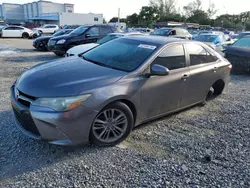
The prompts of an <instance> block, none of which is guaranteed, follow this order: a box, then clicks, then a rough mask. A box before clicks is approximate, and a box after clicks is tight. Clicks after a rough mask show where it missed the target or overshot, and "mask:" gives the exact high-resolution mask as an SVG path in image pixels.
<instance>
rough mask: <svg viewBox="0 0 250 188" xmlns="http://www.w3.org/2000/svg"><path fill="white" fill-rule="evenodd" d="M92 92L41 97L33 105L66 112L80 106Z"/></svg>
mask: <svg viewBox="0 0 250 188" xmlns="http://www.w3.org/2000/svg"><path fill="white" fill-rule="evenodd" d="M89 97H90V94H86V95H80V96H76V97H58V98H39V99H37V100H35V101H34V102H33V103H32V105H36V106H44V107H49V108H52V109H54V110H56V111H58V112H65V111H69V110H72V109H74V108H76V107H78V106H80V105H81V104H82V103H83V102H84V101H85V100H87V98H89Z"/></svg>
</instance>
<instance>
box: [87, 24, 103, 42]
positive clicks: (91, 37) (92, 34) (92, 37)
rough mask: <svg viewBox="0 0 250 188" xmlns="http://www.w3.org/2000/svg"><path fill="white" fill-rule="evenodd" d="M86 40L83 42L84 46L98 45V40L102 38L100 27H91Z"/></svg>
mask: <svg viewBox="0 0 250 188" xmlns="http://www.w3.org/2000/svg"><path fill="white" fill-rule="evenodd" d="M84 37H85V39H84V41H83V44H86V43H96V42H97V40H98V39H99V37H100V31H99V27H97V26H94V27H91V28H90V29H89V30H88V31H87V32H86V33H85V35H84Z"/></svg>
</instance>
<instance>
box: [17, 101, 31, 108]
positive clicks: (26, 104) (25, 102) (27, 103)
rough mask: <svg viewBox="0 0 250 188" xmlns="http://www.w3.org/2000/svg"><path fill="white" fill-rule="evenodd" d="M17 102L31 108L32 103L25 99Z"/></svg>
mask: <svg viewBox="0 0 250 188" xmlns="http://www.w3.org/2000/svg"><path fill="white" fill-rule="evenodd" d="M17 101H18V102H20V103H21V104H22V105H24V106H27V107H30V102H28V101H25V100H23V99H18V100H17Z"/></svg>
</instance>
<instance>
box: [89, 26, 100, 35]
mask: <svg viewBox="0 0 250 188" xmlns="http://www.w3.org/2000/svg"><path fill="white" fill-rule="evenodd" d="M87 34H88V35H89V36H91V37H95V36H99V28H98V27H91V28H90V29H89V30H88V31H87Z"/></svg>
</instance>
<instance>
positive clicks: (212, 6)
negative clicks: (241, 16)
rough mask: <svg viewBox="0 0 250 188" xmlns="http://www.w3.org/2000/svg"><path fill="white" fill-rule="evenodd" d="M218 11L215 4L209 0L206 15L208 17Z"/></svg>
mask: <svg viewBox="0 0 250 188" xmlns="http://www.w3.org/2000/svg"><path fill="white" fill-rule="evenodd" d="M217 12H218V9H216V8H215V4H214V3H213V2H212V0H209V5H208V9H207V15H208V17H209V18H211V17H213V16H214V15H215V14H216V13H217Z"/></svg>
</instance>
